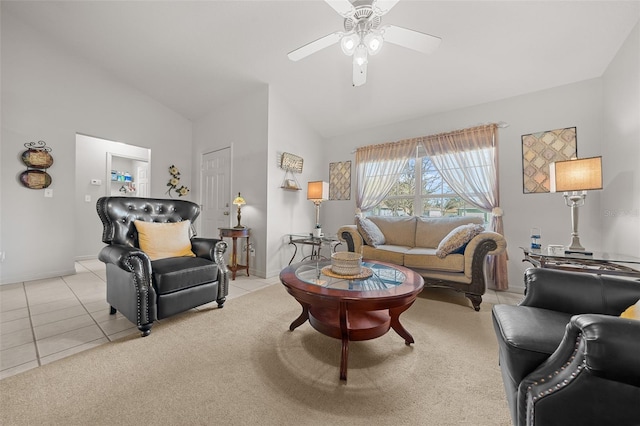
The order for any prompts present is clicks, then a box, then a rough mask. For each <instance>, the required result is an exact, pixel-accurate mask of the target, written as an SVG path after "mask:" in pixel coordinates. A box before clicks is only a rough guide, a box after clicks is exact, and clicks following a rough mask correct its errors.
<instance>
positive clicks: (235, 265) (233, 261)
mask: <svg viewBox="0 0 640 426" xmlns="http://www.w3.org/2000/svg"><path fill="white" fill-rule="evenodd" d="M232 240H233V251H232V252H231V272H232V274H231V279H232V280H235V279H236V272H237V271H238V252H237V251H236V250H237V249H238V238H236V237H233V238H232Z"/></svg>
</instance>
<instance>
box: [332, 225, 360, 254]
mask: <svg viewBox="0 0 640 426" xmlns="http://www.w3.org/2000/svg"><path fill="white" fill-rule="evenodd" d="M338 239H339V240H340V241H342V242H344V243H347V250H348V251H351V252H354V253H362V246H363V245H364V240H363V239H362V236H361V235H360V233H359V232H358V227H357V226H356V225H344V226H341V227H340V229H338Z"/></svg>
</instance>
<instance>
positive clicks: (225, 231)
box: [219, 228, 250, 280]
mask: <svg viewBox="0 0 640 426" xmlns="http://www.w3.org/2000/svg"><path fill="white" fill-rule="evenodd" d="M219 229H220V239H222V238H231V239H232V240H233V244H232V248H231V254H230V255H229V270H230V271H231V279H232V280H235V279H236V272H238V271H242V270H243V269H246V270H247V276H249V230H250V229H249V228H219ZM238 238H246V239H247V245H246V257H247V264H246V265H239V264H238Z"/></svg>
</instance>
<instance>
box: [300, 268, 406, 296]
mask: <svg viewBox="0 0 640 426" xmlns="http://www.w3.org/2000/svg"><path fill="white" fill-rule="evenodd" d="M329 265H331V262H330V261H322V262H308V263H306V264H302V265H300V267H298V268H297V269H296V277H297V278H298V279H299V280H301V281H304V282H305V283H308V284H315V285H317V286H320V287H326V288H332V289H337V290H350V291H375V290H386V289H390V288H394V287H397V286H399V285H400V284H402V283H403V282H404V281H405V280H406V276H405V274H403V273H402V272H400V271H399V270H397V269H395V268H393V267H391V266H387V265H381V264H379V263H369V262H362V266H363V267H364V268H369V269H371V271H372V272H373V273H372V274H371V276H370V277H368V278H358V279H349V278H346V277H345V278H342V277H340V278H335V277H330V276H327V275H325V274H323V273H322V268H324V267H325V266H329Z"/></svg>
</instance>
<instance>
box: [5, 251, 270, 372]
mask: <svg viewBox="0 0 640 426" xmlns="http://www.w3.org/2000/svg"><path fill="white" fill-rule="evenodd" d="M75 267H76V274H75V275H69V276H64V277H55V278H49V279H44V280H36V281H29V282H24V283H15V284H7V285H0V379H3V378H5V377H9V376H12V375H14V374H18V373H21V372H23V371H26V370H29V369H31V368H36V367H39V366H41V365H44V364H47V363H50V362H52V361H55V360H58V359H60V358H64V357H67V356H69V355H73V354H75V353H78V352H81V351H84V350H87V349H90V348H92V347H95V346H98V345H101V344H103V343H107V342H109V341H111V340H115V339H118V338H120V337H123V336H127V335H129V334H133V333H139V331H138V329H137V327H136V326H135V325H134V324H133V323H131V322H130V321H129V320H128V319H126V318H125V317H124V316H122V315H121V314H120V313H116V314H115V315H109V305H108V304H107V302H106V300H105V294H106V284H105V281H106V272H105V265H104V263H102V262H100V261H99V260H97V259H96V260H87V261H80V262H76V264H75ZM279 282H280V281H279V279H278V277H274V278H271V279H261V278H257V277H247V276H246V272H243V271H240V272H239V273H238V275H237V276H236V279H235V280H233V281H231V283H230V285H229V295H228V296H227V300H230V299H233V298H236V297H239V296H242V295H245V294H248V293H250V292H252V291H255V290H257V289H260V288H263V287H266V286H268V285H270V284H275V283H279ZM211 305H212V306H216V303H215V302H213V303H212V304H211ZM203 307H210V306H209V305H203V306H202V307H200V308H203ZM196 309H198V308H196Z"/></svg>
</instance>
